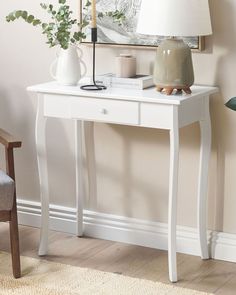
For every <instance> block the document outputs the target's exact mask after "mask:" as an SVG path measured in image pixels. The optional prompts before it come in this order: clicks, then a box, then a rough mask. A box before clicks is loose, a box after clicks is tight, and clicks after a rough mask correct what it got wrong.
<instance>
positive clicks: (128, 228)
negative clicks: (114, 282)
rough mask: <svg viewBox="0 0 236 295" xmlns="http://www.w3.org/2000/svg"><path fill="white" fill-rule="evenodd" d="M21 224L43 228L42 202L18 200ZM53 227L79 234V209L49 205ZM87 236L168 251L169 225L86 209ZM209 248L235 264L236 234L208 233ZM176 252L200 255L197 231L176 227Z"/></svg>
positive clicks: (217, 257)
mask: <svg viewBox="0 0 236 295" xmlns="http://www.w3.org/2000/svg"><path fill="white" fill-rule="evenodd" d="M17 207H18V215H19V223H20V224H22V225H28V226H33V227H39V226H40V218H41V217H40V215H41V207H40V203H39V202H31V201H26V200H22V199H21V200H18V205H17ZM50 228H51V229H52V230H55V231H61V232H66V233H71V234H75V233H76V209H75V208H69V207H62V206H56V205H50ZM84 233H85V235H86V236H90V237H94V238H99V239H106V240H112V241H117V242H124V243H128V244H135V245H140V246H145V247H151V248H156V249H161V250H167V224H164V223H159V222H151V221H145V220H140V219H134V218H128V217H124V216H116V215H111V214H104V213H98V212H93V211H88V210H84ZM208 241H209V247H210V249H211V256H212V258H214V259H219V260H225V261H231V262H236V235H234V234H227V233H222V232H214V231H209V234H208ZM177 251H178V252H180V253H185V254H191V255H200V248H199V242H198V233H197V230H196V229H194V228H190V227H185V226H178V227H177Z"/></svg>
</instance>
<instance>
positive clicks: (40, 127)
mask: <svg viewBox="0 0 236 295" xmlns="http://www.w3.org/2000/svg"><path fill="white" fill-rule="evenodd" d="M43 99H44V98H43V95H38V108H37V116H36V125H35V140H36V150H37V162H38V172H39V185H40V198H41V231H40V245H39V251H38V254H39V255H40V256H42V255H46V254H47V251H48V230H49V190H48V170H47V154H46V136H45V129H46V122H47V118H45V117H44V115H43Z"/></svg>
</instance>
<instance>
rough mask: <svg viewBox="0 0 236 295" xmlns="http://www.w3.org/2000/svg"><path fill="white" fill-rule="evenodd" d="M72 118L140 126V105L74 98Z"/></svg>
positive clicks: (136, 103)
mask: <svg viewBox="0 0 236 295" xmlns="http://www.w3.org/2000/svg"><path fill="white" fill-rule="evenodd" d="M71 117H72V118H74V119H84V120H92V121H101V122H110V123H117V124H128V125H129V124H130V125H138V124H139V103H138V102H131V101H119V100H107V99H96V98H88V97H73V99H72V102H71Z"/></svg>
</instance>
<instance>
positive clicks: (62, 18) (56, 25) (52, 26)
mask: <svg viewBox="0 0 236 295" xmlns="http://www.w3.org/2000/svg"><path fill="white" fill-rule="evenodd" d="M58 3H59V6H58V7H57V8H55V7H54V6H53V5H52V4H46V3H41V4H40V6H41V8H42V9H43V10H45V11H46V12H47V13H48V14H49V16H50V22H48V23H46V22H43V21H42V20H40V19H38V18H36V17H35V16H34V15H32V14H29V13H28V12H27V11H25V10H16V11H13V12H11V13H9V14H8V15H7V16H6V21H7V22H13V21H15V20H17V19H23V20H24V21H25V22H27V23H29V24H31V25H33V26H34V27H41V29H42V33H43V34H44V35H45V36H46V38H47V44H48V45H49V47H54V46H56V45H60V47H61V48H63V49H67V48H68V47H69V45H70V44H75V43H80V42H81V41H82V40H83V39H85V38H86V35H85V33H84V32H83V29H84V28H85V27H87V26H88V25H89V21H90V19H89V17H88V15H89V9H90V7H91V1H90V0H87V2H86V3H85V5H84V8H83V12H84V14H85V17H84V18H83V19H82V20H81V21H80V22H78V21H77V19H73V18H72V13H73V12H72V10H70V7H69V5H67V4H66V0H58ZM105 16H107V17H111V18H112V19H113V21H114V22H117V23H118V24H121V23H122V22H123V21H124V19H125V16H124V14H123V13H122V12H120V11H118V10H116V11H113V12H112V11H111V12H105V13H100V14H98V17H99V18H102V17H105ZM74 26H76V29H74Z"/></svg>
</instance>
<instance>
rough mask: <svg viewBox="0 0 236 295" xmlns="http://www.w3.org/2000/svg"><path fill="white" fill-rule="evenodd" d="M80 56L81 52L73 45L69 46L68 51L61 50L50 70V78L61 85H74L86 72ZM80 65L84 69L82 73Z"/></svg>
mask: <svg viewBox="0 0 236 295" xmlns="http://www.w3.org/2000/svg"><path fill="white" fill-rule="evenodd" d="M78 51H79V52H80V56H79V55H78ZM82 56H83V52H82V50H81V49H80V48H79V47H77V46H75V45H70V46H69V48H68V49H62V48H61V49H60V52H59V54H57V58H56V60H55V61H54V62H53V63H52V65H51V68H50V73H51V76H52V78H53V79H55V80H56V81H57V82H58V83H60V84H61V85H67V86H69V85H71V86H72V85H76V84H77V83H78V82H79V80H80V79H81V78H83V77H84V76H85V75H86V72H87V68H86V65H85V63H84V62H83V61H82ZM81 65H82V66H83V68H84V71H83V73H81Z"/></svg>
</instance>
